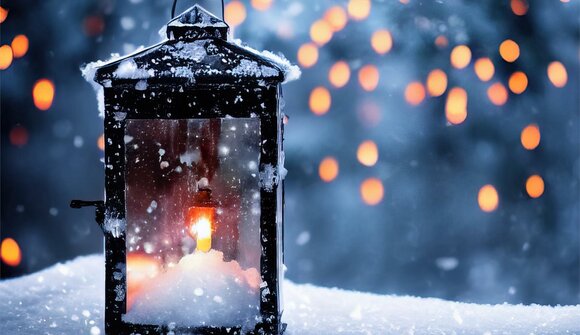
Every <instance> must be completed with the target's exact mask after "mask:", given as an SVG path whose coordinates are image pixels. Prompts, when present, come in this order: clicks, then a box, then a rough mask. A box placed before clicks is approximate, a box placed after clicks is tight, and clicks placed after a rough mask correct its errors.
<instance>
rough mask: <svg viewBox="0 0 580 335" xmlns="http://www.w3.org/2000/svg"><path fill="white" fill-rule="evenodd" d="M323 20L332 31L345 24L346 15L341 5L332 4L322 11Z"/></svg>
mask: <svg viewBox="0 0 580 335" xmlns="http://www.w3.org/2000/svg"><path fill="white" fill-rule="evenodd" d="M324 20H325V21H326V22H328V24H329V25H330V27H331V28H332V31H334V32H337V31H340V30H342V29H343V28H344V27H345V26H346V23H347V22H348V17H347V15H346V11H345V10H344V8H342V7H341V6H333V7H330V8H329V9H328V10H327V11H326V12H325V13H324Z"/></svg>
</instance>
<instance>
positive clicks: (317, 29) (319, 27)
mask: <svg viewBox="0 0 580 335" xmlns="http://www.w3.org/2000/svg"><path fill="white" fill-rule="evenodd" d="M310 38H311V39H312V41H313V42H314V43H316V44H318V45H324V44H326V43H328V41H330V39H331V38H332V27H331V26H330V24H329V23H328V22H326V21H324V20H318V21H316V22H314V23H313V24H312V26H310Z"/></svg>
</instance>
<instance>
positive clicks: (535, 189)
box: [526, 174, 545, 199]
mask: <svg viewBox="0 0 580 335" xmlns="http://www.w3.org/2000/svg"><path fill="white" fill-rule="evenodd" d="M544 188H545V185H544V179H542V177H540V176H539V175H537V174H535V175H533V176H530V177H529V178H528V180H526V192H528V195H529V196H530V197H531V198H534V199H535V198H539V197H541V196H542V194H544Z"/></svg>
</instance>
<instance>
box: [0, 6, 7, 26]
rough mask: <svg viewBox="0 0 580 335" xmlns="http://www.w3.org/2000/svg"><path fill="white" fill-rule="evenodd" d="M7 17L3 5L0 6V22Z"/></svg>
mask: <svg viewBox="0 0 580 335" xmlns="http://www.w3.org/2000/svg"><path fill="white" fill-rule="evenodd" d="M7 17H8V10H7V9H4V7H2V6H0V23H2V22H4V20H6V18H7Z"/></svg>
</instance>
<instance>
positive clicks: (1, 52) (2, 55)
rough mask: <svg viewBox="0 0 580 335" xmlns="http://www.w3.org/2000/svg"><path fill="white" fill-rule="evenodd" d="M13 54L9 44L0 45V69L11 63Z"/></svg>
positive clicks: (7, 66) (4, 68)
mask: <svg viewBox="0 0 580 335" xmlns="http://www.w3.org/2000/svg"><path fill="white" fill-rule="evenodd" d="M13 58H14V55H13V54H12V48H11V47H10V46H9V45H3V46H1V47H0V70H6V69H7V68H9V67H10V64H12V59H13Z"/></svg>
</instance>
